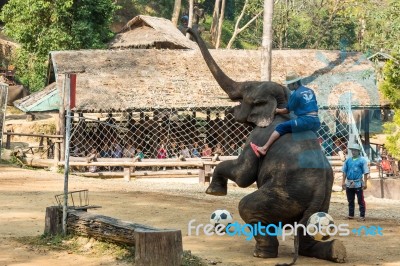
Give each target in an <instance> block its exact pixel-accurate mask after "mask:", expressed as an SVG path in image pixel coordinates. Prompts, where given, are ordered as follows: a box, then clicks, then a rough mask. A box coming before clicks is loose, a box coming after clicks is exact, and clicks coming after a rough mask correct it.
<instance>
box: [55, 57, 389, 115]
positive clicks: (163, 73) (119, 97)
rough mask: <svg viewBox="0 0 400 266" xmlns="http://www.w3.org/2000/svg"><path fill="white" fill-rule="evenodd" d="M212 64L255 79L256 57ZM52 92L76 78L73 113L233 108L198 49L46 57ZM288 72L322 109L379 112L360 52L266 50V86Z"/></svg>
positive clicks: (239, 76)
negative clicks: (347, 106)
mask: <svg viewBox="0 0 400 266" xmlns="http://www.w3.org/2000/svg"><path fill="white" fill-rule="evenodd" d="M211 54H212V55H213V56H214V58H215V60H216V62H217V63H218V64H219V65H220V66H221V68H222V69H223V70H224V71H225V73H226V74H227V75H228V76H230V77H232V78H233V79H234V80H237V81H245V80H260V59H261V54H260V51H254V50H253V51H248V50H212V51H211ZM51 64H52V67H53V69H54V73H55V77H56V81H57V88H58V90H59V91H61V89H62V86H63V80H64V74H65V73H71V72H77V73H78V74H77V96H76V98H77V109H80V110H89V111H96V110H97V111H98V110H103V111H104V110H126V109H135V108H138V109H141V108H171V107H175V108H194V107H216V106H233V105H235V104H236V103H233V102H231V101H229V100H227V99H226V95H225V93H224V92H223V91H222V90H221V89H220V87H219V85H218V84H217V82H216V81H215V80H214V78H213V76H212V75H211V73H210V71H209V69H208V67H207V65H206V64H205V62H204V59H203V57H202V55H201V54H200V51H198V50H156V49H150V50H141V49H131V50H85V51H62V52H52V53H51ZM289 71H296V72H298V73H299V74H300V75H302V76H303V77H304V79H303V83H304V84H306V85H307V86H309V87H311V88H313V89H314V90H315V92H316V94H317V97H318V103H319V105H320V106H321V107H328V106H336V105H338V104H340V103H343V101H345V100H346V99H347V98H348V96H349V95H350V93H351V94H352V101H353V105H356V106H363V107H378V106H380V105H381V104H382V102H381V101H380V100H379V93H378V89H377V87H376V85H375V77H374V69H373V66H372V64H371V62H369V61H368V60H366V59H365V57H364V56H363V55H362V54H360V53H346V54H344V53H340V52H338V51H316V50H276V51H273V60H272V80H273V81H276V82H282V81H283V80H284V78H285V75H286V73H287V72H289Z"/></svg>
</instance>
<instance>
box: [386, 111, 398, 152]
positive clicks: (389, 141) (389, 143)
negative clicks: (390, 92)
mask: <svg viewBox="0 0 400 266" xmlns="http://www.w3.org/2000/svg"><path fill="white" fill-rule="evenodd" d="M383 127H384V132H385V133H386V134H388V136H387V137H386V142H385V148H386V149H387V150H388V151H389V153H390V154H391V155H392V156H393V157H395V158H397V159H400V149H399V147H400V109H399V108H396V109H395V114H394V117H393V122H390V123H385V124H384V125H383Z"/></svg>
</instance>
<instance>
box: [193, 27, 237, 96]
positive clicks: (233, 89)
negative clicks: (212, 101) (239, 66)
mask: <svg viewBox="0 0 400 266" xmlns="http://www.w3.org/2000/svg"><path fill="white" fill-rule="evenodd" d="M186 31H187V32H188V33H190V35H192V36H193V38H194V40H195V41H196V42H197V44H198V45H199V48H200V51H201V53H202V54H203V57H204V59H205V61H206V63H207V66H208V68H209V69H210V71H211V73H212V74H213V76H214V78H215V80H216V81H217V82H218V84H219V86H220V87H221V88H222V89H223V90H224V91H225V92H226V93H227V94H228V96H229V98H230V99H231V100H232V101H237V100H240V99H241V98H242V92H241V90H240V83H238V82H236V81H234V80H232V79H231V78H229V77H228V76H227V75H226V74H225V73H224V72H223V71H222V70H221V68H220V67H219V66H218V65H217V63H216V62H215V61H214V59H213V57H212V56H211V54H210V52H209V51H208V49H207V46H206V44H205V43H204V41H203V40H202V39H201V38H200V37H199V35H198V34H197V32H196V31H194V30H193V29H191V28H188V29H187V30H186Z"/></svg>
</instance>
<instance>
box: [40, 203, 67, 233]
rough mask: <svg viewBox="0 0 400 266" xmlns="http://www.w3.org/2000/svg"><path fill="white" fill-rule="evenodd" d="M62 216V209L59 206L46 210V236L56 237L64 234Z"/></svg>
mask: <svg viewBox="0 0 400 266" xmlns="http://www.w3.org/2000/svg"><path fill="white" fill-rule="evenodd" d="M62 215H63V214H62V209H61V208H60V207H59V206H50V207H47V208H46V218H45V225H44V233H45V234H49V235H52V236H54V235H58V234H61V233H62V223H61V221H62Z"/></svg>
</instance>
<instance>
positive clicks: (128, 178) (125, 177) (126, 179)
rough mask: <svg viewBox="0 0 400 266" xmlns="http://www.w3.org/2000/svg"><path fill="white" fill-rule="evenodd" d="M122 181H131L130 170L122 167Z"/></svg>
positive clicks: (127, 167)
mask: <svg viewBox="0 0 400 266" xmlns="http://www.w3.org/2000/svg"><path fill="white" fill-rule="evenodd" d="M124 180H125V181H126V182H129V181H131V168H130V167H129V166H125V167H124Z"/></svg>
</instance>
